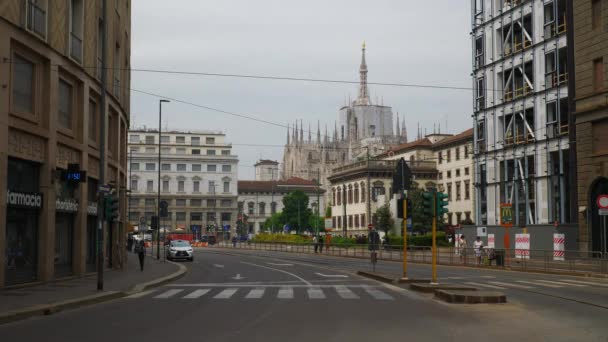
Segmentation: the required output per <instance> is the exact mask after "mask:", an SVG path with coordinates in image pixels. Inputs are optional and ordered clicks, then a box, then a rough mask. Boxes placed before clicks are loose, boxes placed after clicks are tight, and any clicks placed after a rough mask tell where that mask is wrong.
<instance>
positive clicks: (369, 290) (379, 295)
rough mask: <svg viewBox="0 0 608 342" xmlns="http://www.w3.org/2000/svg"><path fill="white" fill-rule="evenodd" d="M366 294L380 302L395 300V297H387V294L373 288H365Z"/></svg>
mask: <svg viewBox="0 0 608 342" xmlns="http://www.w3.org/2000/svg"><path fill="white" fill-rule="evenodd" d="M364 289H365V292H367V293H369V294H370V295H371V296H372V297H374V298H375V299H379V300H393V297H391V296H389V295H387V294H386V293H384V292H382V291H380V290H377V289H375V288H373V287H369V286H368V287H364Z"/></svg>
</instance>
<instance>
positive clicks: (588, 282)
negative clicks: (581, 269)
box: [559, 279, 608, 287]
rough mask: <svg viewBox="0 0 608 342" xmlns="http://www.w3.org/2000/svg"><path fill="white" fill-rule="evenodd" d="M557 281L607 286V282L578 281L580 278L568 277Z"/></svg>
mask: <svg viewBox="0 0 608 342" xmlns="http://www.w3.org/2000/svg"><path fill="white" fill-rule="evenodd" d="M559 281H567V282H569V283H577V284H585V285H593V286H603V287H608V283H607V284H603V283H594V282H591V281H580V280H570V279H560V280H559Z"/></svg>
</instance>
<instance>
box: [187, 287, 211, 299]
mask: <svg viewBox="0 0 608 342" xmlns="http://www.w3.org/2000/svg"><path fill="white" fill-rule="evenodd" d="M209 291H211V289H199V290H194V291H192V293H190V294H188V295H185V296H183V297H182V299H196V298H199V297H202V296H204V295H205V294H206V293H207V292H209Z"/></svg>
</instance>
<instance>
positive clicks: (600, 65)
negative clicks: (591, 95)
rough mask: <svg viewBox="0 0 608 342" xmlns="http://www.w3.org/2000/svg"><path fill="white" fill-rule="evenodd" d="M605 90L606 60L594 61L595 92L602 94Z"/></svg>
mask: <svg viewBox="0 0 608 342" xmlns="http://www.w3.org/2000/svg"><path fill="white" fill-rule="evenodd" d="M602 89H604V59H603V58H598V59H596V60H594V61H593V90H595V91H596V92H600V91H602Z"/></svg>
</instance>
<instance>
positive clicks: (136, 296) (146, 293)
mask: <svg viewBox="0 0 608 342" xmlns="http://www.w3.org/2000/svg"><path fill="white" fill-rule="evenodd" d="M152 292H156V290H148V291H143V292H140V293H136V294H132V295H130V296H127V297H125V298H140V297H144V296H147V295H149V294H150V293H152Z"/></svg>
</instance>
